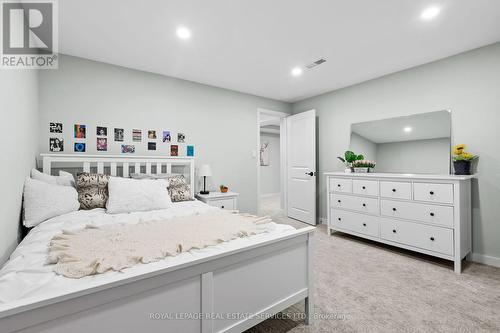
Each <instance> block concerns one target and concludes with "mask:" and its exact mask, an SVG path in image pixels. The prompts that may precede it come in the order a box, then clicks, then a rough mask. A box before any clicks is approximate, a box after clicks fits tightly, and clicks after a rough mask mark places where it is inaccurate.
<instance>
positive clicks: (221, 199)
mask: <svg viewBox="0 0 500 333" xmlns="http://www.w3.org/2000/svg"><path fill="white" fill-rule="evenodd" d="M238 195H239V194H238V193H235V192H227V193H221V192H210V193H209V194H199V193H197V194H196V199H198V200H200V201H202V202H204V203H206V204H207V205H210V206H214V207H219V208H220V209H229V210H237V209H238Z"/></svg>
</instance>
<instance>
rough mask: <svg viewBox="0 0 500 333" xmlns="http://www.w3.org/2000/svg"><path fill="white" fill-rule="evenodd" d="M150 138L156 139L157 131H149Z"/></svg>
mask: <svg viewBox="0 0 500 333" xmlns="http://www.w3.org/2000/svg"><path fill="white" fill-rule="evenodd" d="M148 139H149V140H156V131H155V130H149V131H148Z"/></svg>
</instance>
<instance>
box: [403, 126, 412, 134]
mask: <svg viewBox="0 0 500 333" xmlns="http://www.w3.org/2000/svg"><path fill="white" fill-rule="evenodd" d="M412 130H413V128H411V127H410V126H406V127H405V128H403V131H405V132H406V133H410V132H411V131H412Z"/></svg>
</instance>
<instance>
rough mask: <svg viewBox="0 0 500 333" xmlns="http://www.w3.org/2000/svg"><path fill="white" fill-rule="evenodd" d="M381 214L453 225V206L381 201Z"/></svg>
mask: <svg viewBox="0 0 500 333" xmlns="http://www.w3.org/2000/svg"><path fill="white" fill-rule="evenodd" d="M380 214H381V215H383V216H388V217H398V218H401V219H408V220H417V221H422V222H427V223H433V224H439V225H443V226H446V227H453V207H448V206H437V205H427V204H421V203H416V202H406V201H392V200H381V201H380Z"/></svg>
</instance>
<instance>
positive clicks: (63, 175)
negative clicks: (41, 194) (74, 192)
mask: <svg viewBox="0 0 500 333" xmlns="http://www.w3.org/2000/svg"><path fill="white" fill-rule="evenodd" d="M31 178H33V179H36V180H39V181H42V182H44V183H47V184H52V185H63V186H72V187H75V178H74V177H73V175H72V174H70V173H69V172H66V171H62V170H61V171H59V176H52V175H49V174H46V173H43V172H40V171H38V170H37V169H31Z"/></svg>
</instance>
